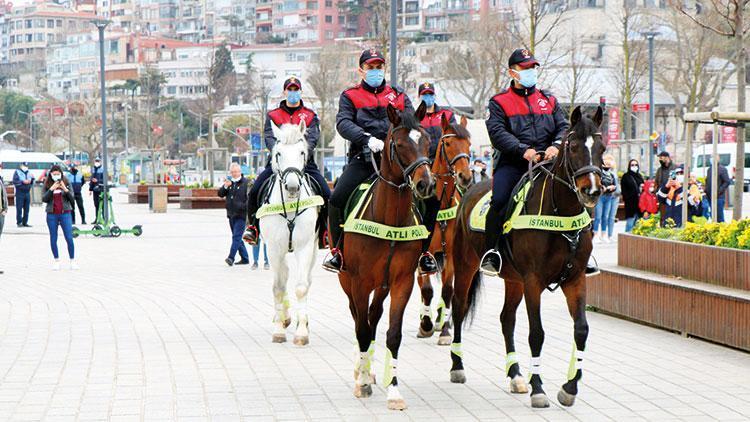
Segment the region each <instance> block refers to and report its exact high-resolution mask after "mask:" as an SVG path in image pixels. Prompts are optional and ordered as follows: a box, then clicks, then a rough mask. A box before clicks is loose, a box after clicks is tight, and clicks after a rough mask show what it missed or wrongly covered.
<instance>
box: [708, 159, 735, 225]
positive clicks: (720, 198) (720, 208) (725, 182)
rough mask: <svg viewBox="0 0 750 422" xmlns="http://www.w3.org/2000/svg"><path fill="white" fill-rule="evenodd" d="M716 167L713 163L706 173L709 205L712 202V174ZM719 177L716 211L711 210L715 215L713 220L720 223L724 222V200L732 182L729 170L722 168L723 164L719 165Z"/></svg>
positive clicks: (717, 178)
mask: <svg viewBox="0 0 750 422" xmlns="http://www.w3.org/2000/svg"><path fill="white" fill-rule="evenodd" d="M713 169H714V166H713V163H711V166H710V167H708V172H707V173H706V198H707V199H708V201H709V203H710V201H711V172H712V171H713ZM716 175H717V177H716V180H717V183H718V184H719V189H717V190H716V209H715V210H711V215H713V217H714V218H713V220H714V221H716V222H719V223H723V222H724V200H725V198H726V196H727V189H729V185H730V184H731V180H730V179H729V173H728V172H727V168H726V167H724V166H722V165H721V163H719V172H718V173H716Z"/></svg>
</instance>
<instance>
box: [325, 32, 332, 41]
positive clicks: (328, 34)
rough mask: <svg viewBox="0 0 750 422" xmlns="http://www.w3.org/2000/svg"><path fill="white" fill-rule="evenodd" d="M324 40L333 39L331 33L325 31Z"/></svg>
mask: <svg viewBox="0 0 750 422" xmlns="http://www.w3.org/2000/svg"><path fill="white" fill-rule="evenodd" d="M326 39H327V40H332V39H333V31H326Z"/></svg>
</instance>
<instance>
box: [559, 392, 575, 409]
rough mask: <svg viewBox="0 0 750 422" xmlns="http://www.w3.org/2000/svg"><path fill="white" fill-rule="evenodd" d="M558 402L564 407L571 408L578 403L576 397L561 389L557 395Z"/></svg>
mask: <svg viewBox="0 0 750 422" xmlns="http://www.w3.org/2000/svg"><path fill="white" fill-rule="evenodd" d="M557 401H559V402H560V404H561V405H563V406H567V407H570V406H573V404H574V403H575V402H576V396H575V395H574V394H568V393H566V392H565V390H563V389H562V388H561V389H560V391H559V392H558V393H557Z"/></svg>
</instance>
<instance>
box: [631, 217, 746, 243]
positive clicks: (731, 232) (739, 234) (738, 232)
mask: <svg viewBox="0 0 750 422" xmlns="http://www.w3.org/2000/svg"><path fill="white" fill-rule="evenodd" d="M633 234H635V235H638V236H646V237H653V238H657V239H674V240H680V241H682V242H690V243H697V244H701V245H711V246H721V247H724V248H735V249H747V250H750V219H745V220H740V221H730V222H727V223H709V222H707V221H706V219H705V218H702V217H697V218H695V219H694V221H693V222H689V223H687V224H685V227H684V228H674V222H673V221H671V220H667V221H666V222H665V227H660V226H659V217H658V216H652V217H651V218H648V219H641V220H639V221H638V222H637V223H636V225H635V226H634V227H633Z"/></svg>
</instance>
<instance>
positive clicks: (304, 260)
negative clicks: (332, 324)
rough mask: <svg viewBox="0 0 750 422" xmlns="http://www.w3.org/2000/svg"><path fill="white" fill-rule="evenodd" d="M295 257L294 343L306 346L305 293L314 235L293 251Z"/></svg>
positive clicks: (306, 316) (307, 340) (312, 257)
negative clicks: (295, 303)
mask: <svg viewBox="0 0 750 422" xmlns="http://www.w3.org/2000/svg"><path fill="white" fill-rule="evenodd" d="M295 255H296V257H297V269H298V271H299V277H298V278H297V287H296V288H295V291H294V292H295V294H296V295H297V330H296V331H295V332H294V344H295V345H297V346H306V345H307V344H308V343H309V342H310V332H309V330H308V315H307V294H308V293H309V292H310V284H311V283H312V278H311V276H310V272H311V271H312V267H313V263H314V262H313V261H314V258H315V237H314V236H312V237H311V239H310V241H309V242H308V244H307V245H305V247H304V248H302V250H300V251H299V252H297V253H295Z"/></svg>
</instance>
